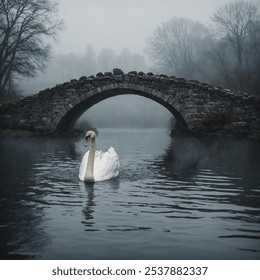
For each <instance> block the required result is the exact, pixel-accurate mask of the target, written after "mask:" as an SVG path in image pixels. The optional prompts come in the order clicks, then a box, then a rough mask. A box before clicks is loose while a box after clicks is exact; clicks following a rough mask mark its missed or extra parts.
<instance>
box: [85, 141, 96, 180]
mask: <svg viewBox="0 0 260 280" xmlns="http://www.w3.org/2000/svg"><path fill="white" fill-rule="evenodd" d="M89 145H90V146H89V154H88V162H87V168H86V173H85V176H84V181H91V182H93V181H94V173H93V171H94V158H95V151H96V142H95V139H93V141H92V140H91V141H90V144H89Z"/></svg>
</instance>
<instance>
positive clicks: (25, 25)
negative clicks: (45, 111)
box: [0, 0, 63, 93]
mask: <svg viewBox="0 0 260 280" xmlns="http://www.w3.org/2000/svg"><path fill="white" fill-rule="evenodd" d="M56 14H57V4H56V3H51V2H50V1H49V0H0V93H3V92H4V91H6V90H7V87H8V84H10V82H11V81H12V79H14V78H16V77H18V76H21V77H33V76H34V75H35V74H36V71H37V70H42V69H43V68H44V67H45V64H46V61H47V59H48V57H49V55H50V45H49V44H48V43H47V39H48V38H52V39H55V37H56V35H57V32H58V31H60V30H61V29H62V27H63V22H62V21H61V20H58V19H57V18H56Z"/></svg>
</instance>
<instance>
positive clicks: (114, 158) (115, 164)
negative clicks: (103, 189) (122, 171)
mask: <svg viewBox="0 0 260 280" xmlns="http://www.w3.org/2000/svg"><path fill="white" fill-rule="evenodd" d="M119 166H120V163H119V158H118V155H117V153H116V151H115V150H114V148H113V147H110V148H109V149H108V151H107V152H105V153H102V152H100V151H97V152H96V156H95V161H94V179H95V181H103V180H109V179H111V178H114V177H116V176H118V174H119V170H118V169H119Z"/></svg>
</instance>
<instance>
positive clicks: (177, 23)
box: [0, 0, 260, 100]
mask: <svg viewBox="0 0 260 280" xmlns="http://www.w3.org/2000/svg"><path fill="white" fill-rule="evenodd" d="M256 3H259V1H258V2H251V1H248V0H237V1H233V2H229V3H227V4H225V5H223V6H221V7H219V8H218V9H217V10H216V11H215V12H214V13H213V15H212V16H211V18H210V20H211V22H210V24H208V25H207V26H206V25H205V24H202V23H200V22H198V21H193V20H191V19H188V18H179V17H174V18H172V19H170V20H168V21H166V22H164V23H162V24H160V25H159V26H158V27H157V28H156V30H154V32H153V33H152V34H151V36H150V37H149V38H144V40H145V39H146V40H147V41H146V42H147V43H146V50H145V55H144V54H143V55H142V54H133V53H131V51H130V50H128V49H127V48H125V49H123V50H122V51H121V52H120V53H115V52H114V51H113V50H112V49H109V48H103V49H101V50H100V51H96V50H95V49H94V48H93V47H92V46H91V45H88V46H86V51H85V53H84V54H75V53H69V54H53V55H51V52H50V51H51V48H50V45H48V44H47V43H46V42H47V41H48V40H45V39H48V38H49V37H52V38H53V37H56V35H57V33H59V32H61V31H62V29H63V22H62V21H60V20H59V19H57V18H56V17H55V16H56V13H57V4H53V3H52V2H51V1H49V0H46V1H44V2H43V5H41V4H40V2H39V3H38V1H35V0H26V1H25V0H21V1H16V0H8V1H3V0H0V23H1V24H0V35H1V36H0V100H1V99H4V98H3V97H4V96H8V95H10V93H11V92H14V91H17V89H22V91H23V94H32V93H36V92H37V91H39V90H41V89H44V88H46V87H50V86H54V85H55V84H57V83H62V82H65V81H68V80H70V79H73V78H76V79H77V78H79V77H80V76H83V75H93V74H96V73H97V72H105V71H111V70H112V69H113V68H115V67H118V68H121V69H123V70H124V71H125V72H127V71H131V70H136V71H144V72H146V71H153V72H155V73H163V74H169V75H174V76H178V77H183V78H186V79H193V80H194V79H196V80H200V81H204V82H208V83H212V84H215V85H217V86H223V87H225V88H229V89H231V90H233V91H242V92H247V93H249V94H255V95H260V79H259V77H260V14H259V12H260V10H259V5H257V4H256ZM32 15H33V16H32ZM146 55H147V56H146ZM39 71H44V73H43V74H39ZM26 78H33V79H29V80H26Z"/></svg>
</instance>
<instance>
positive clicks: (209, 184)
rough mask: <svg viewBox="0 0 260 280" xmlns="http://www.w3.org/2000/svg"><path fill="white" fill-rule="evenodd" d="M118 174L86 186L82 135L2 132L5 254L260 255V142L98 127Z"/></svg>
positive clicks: (0, 205)
mask: <svg viewBox="0 0 260 280" xmlns="http://www.w3.org/2000/svg"><path fill="white" fill-rule="evenodd" d="M110 146H114V148H115V149H116V151H117V153H118V154H119V158H120V163H121V166H120V174H119V177H118V178H116V179H114V180H110V181H105V182H98V183H95V184H85V183H83V182H81V181H79V179H78V169H79V165H80V162H81V159H82V156H83V155H84V153H85V151H86V148H85V147H84V135H82V138H76V139H65V138H59V139H48V138H18V139H10V138H5V139H0V149H1V158H0V175H1V177H0V178H1V188H0V221H1V223H0V233H1V241H0V242H1V243H0V256H1V258H2V259H28V258H29V259H259V257H260V238H259V233H260V225H259V218H260V209H259V199H260V175H259V167H260V160H259V153H260V146H259V142H257V141H254V140H245V139H244V140H243V139H232V138H229V139H228V138H226V139H219V138H212V137H174V138H173V139H171V138H170V137H169V136H168V135H167V132H166V129H146V130H141V129H100V130H99V135H98V138H97V148H98V149H102V150H106V149H107V148H108V147H110Z"/></svg>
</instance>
